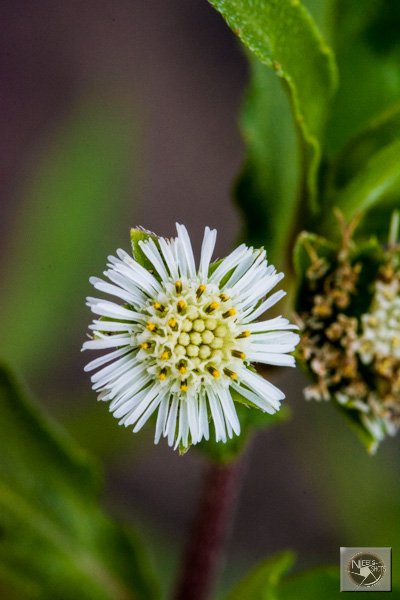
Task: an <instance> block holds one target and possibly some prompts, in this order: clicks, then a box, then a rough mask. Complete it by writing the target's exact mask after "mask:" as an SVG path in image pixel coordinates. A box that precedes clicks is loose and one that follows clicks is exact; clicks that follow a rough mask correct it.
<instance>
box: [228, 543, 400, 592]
mask: <svg viewBox="0 0 400 600" xmlns="http://www.w3.org/2000/svg"><path fill="white" fill-rule="evenodd" d="M294 558H295V557H294V555H293V553H292V552H291V551H286V552H282V553H280V554H277V555H275V556H272V557H271V558H269V559H267V560H266V561H264V562H263V563H261V564H260V565H259V566H258V567H256V568H255V569H253V570H252V571H251V572H250V573H249V575H247V576H246V577H245V578H244V579H243V580H242V581H241V582H240V583H239V584H238V585H237V586H235V588H234V589H233V590H232V592H231V593H230V594H228V596H227V597H226V599H225V600H243V599H244V598H245V599H246V600H297V599H299V600H303V599H304V600H321V599H323V600H336V599H337V598H338V595H339V594H340V572H339V555H338V564H337V566H333V565H332V566H330V565H329V566H320V567H314V568H312V569H308V570H306V571H303V572H299V573H295V574H293V575H289V576H285V575H286V572H287V571H288V570H289V569H290V568H291V567H292V566H293V563H294ZM369 593H370V596H368V598H371V599H374V600H375V599H378V598H382V593H381V592H374V591H370V592H369ZM392 594H394V596H393V597H394V598H399V597H400V590H399V588H397V587H395V588H394V589H392Z"/></svg>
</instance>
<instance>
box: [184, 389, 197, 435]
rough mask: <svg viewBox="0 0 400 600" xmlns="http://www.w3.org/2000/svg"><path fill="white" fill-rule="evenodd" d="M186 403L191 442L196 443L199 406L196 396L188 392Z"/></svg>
mask: <svg viewBox="0 0 400 600" xmlns="http://www.w3.org/2000/svg"><path fill="white" fill-rule="evenodd" d="M186 403H187V414H188V423H189V430H190V435H191V437H192V443H193V444H197V442H198V441H199V407H198V402H197V398H196V396H194V395H189V394H188V397H187V400H186Z"/></svg>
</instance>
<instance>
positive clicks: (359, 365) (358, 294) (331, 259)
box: [299, 223, 400, 449]
mask: <svg viewBox="0 0 400 600" xmlns="http://www.w3.org/2000/svg"><path fill="white" fill-rule="evenodd" d="M353 230H354V223H353V224H351V225H350V226H347V227H346V226H345V225H344V224H343V223H342V234H343V235H342V242H341V245H340V247H339V249H338V250H337V249H336V250H333V249H332V248H331V249H330V250H329V251H327V250H326V247H325V252H320V251H319V248H318V246H317V247H315V246H313V245H312V243H311V242H308V243H305V250H306V252H307V254H308V257H309V266H308V268H307V270H306V271H305V281H304V290H303V294H302V297H303V310H302V307H301V306H300V307H299V314H300V317H299V324H300V327H301V330H302V337H301V343H300V346H299V358H300V359H301V360H302V361H303V363H305V364H306V366H307V369H308V371H309V372H311V374H312V378H313V380H314V383H313V384H312V385H310V386H308V387H307V388H306V389H305V397H306V399H310V400H311V399H312V400H330V399H333V400H334V401H335V402H337V403H338V404H339V405H340V406H341V407H342V408H344V409H347V410H348V411H349V414H350V413H351V416H352V417H353V419H355V420H356V422H358V424H359V425H361V427H362V428H363V429H364V430H365V431H366V432H367V433H368V435H369V437H370V438H372V440H373V443H372V442H371V444H370V449H374V448H375V447H376V446H377V444H378V443H379V441H381V440H382V439H383V438H384V437H385V436H386V435H387V434H390V435H394V434H395V433H396V431H397V429H398V428H399V427H400V269H399V264H398V248H395V247H393V248H391V249H389V250H388V251H386V252H383V251H382V252H381V259H380V265H378V267H377V268H375V269H372V271H373V274H374V279H373V281H371V279H370V278H369V277H368V275H369V273H365V270H366V269H370V267H371V265H366V264H365V263H364V259H365V257H364V256H363V254H362V252H361V253H360V252H358V253H357V251H356V248H355V246H354V245H353V244H352V240H351V238H352V233H353ZM321 254H322V255H321ZM363 274H364V275H365V276H364V277H363ZM304 298H305V301H304Z"/></svg>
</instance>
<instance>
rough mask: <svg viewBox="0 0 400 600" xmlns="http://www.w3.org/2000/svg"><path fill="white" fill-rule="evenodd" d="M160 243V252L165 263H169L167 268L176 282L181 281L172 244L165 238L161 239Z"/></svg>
mask: <svg viewBox="0 0 400 600" xmlns="http://www.w3.org/2000/svg"><path fill="white" fill-rule="evenodd" d="M158 243H159V244H160V250H161V252H162V255H163V257H164V260H165V262H166V263H167V267H168V269H169V272H170V273H171V277H172V278H173V279H175V280H177V279H179V272H178V265H177V262H176V259H175V256H174V253H173V251H172V249H171V244H170V242H168V241H167V240H165V239H164V238H159V240H158Z"/></svg>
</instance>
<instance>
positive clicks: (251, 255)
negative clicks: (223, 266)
mask: <svg viewBox="0 0 400 600" xmlns="http://www.w3.org/2000/svg"><path fill="white" fill-rule="evenodd" d="M265 254H266V253H265V250H264V251H262V252H261V253H260V252H259V250H253V249H252V248H249V252H248V254H247V256H246V257H245V258H243V260H241V261H240V263H239V264H238V266H237V267H236V269H235V270H234V272H233V273H232V275H231V276H230V278H229V279H228V281H227V282H226V284H225V286H224V289H228V288H229V289H232V288H233V287H234V286H235V284H236V283H237V282H238V281H239V280H240V279H241V278H242V277H243V275H244V274H245V273H247V272H248V271H249V270H250V268H251V267H252V265H254V263H255V261H259V260H265ZM257 264H258V263H257Z"/></svg>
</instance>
